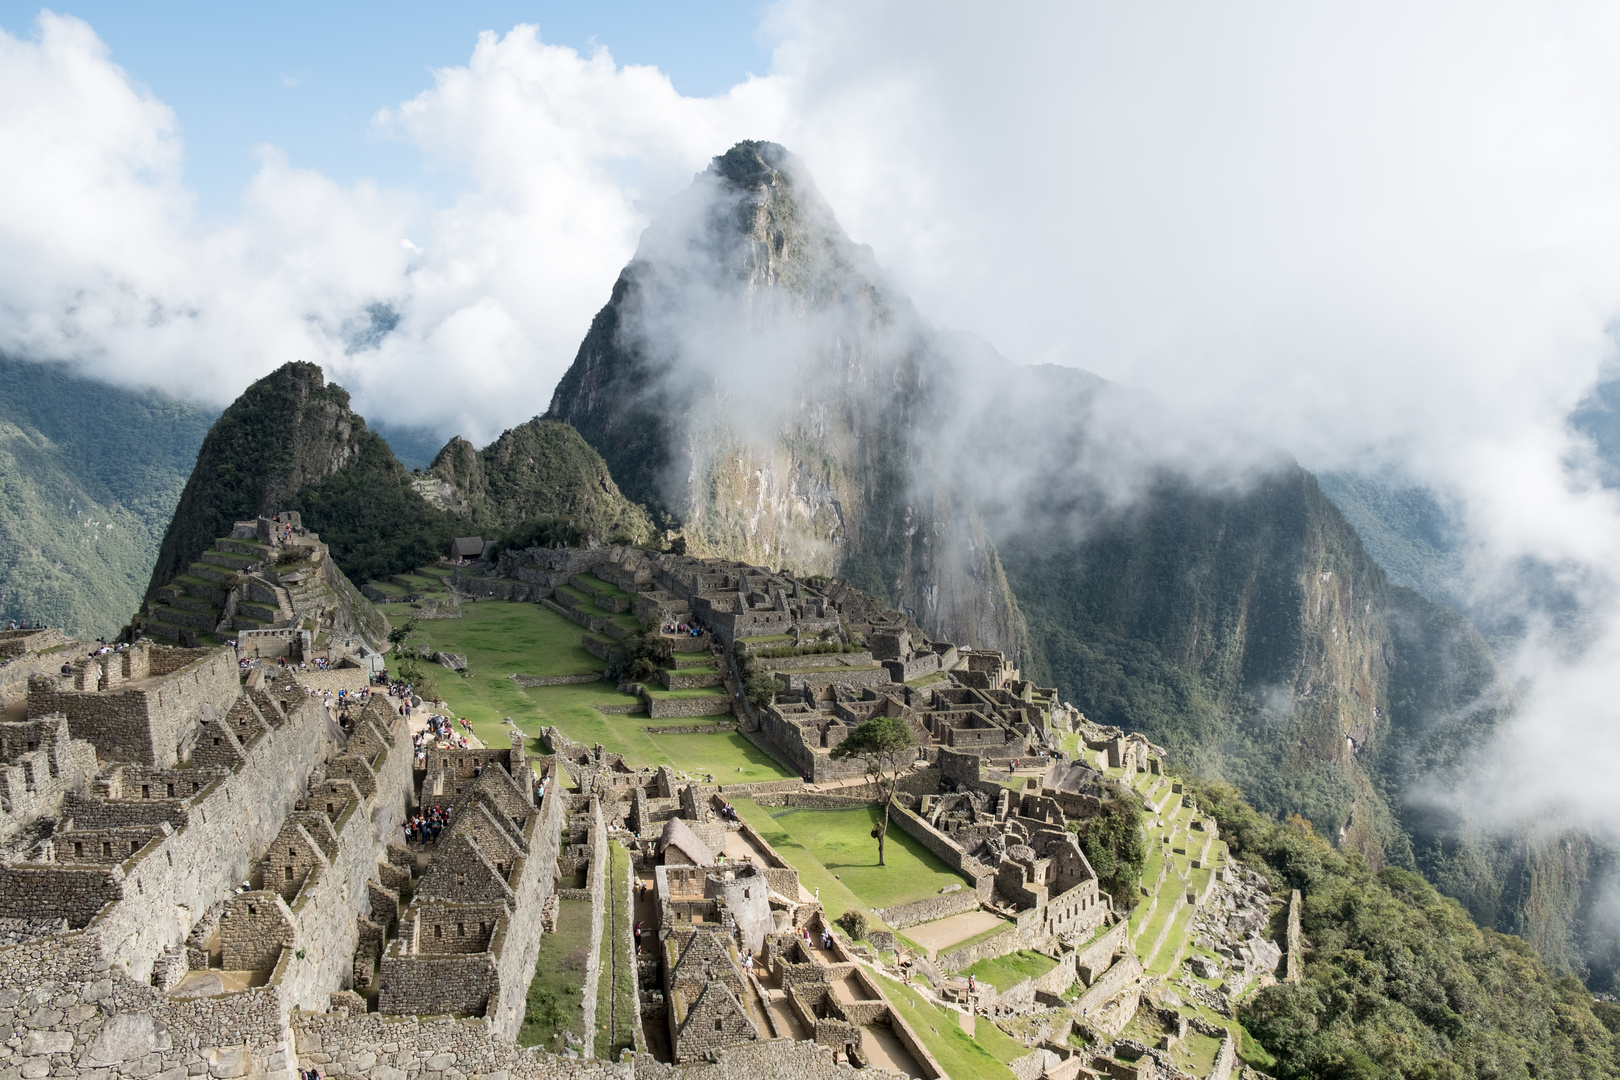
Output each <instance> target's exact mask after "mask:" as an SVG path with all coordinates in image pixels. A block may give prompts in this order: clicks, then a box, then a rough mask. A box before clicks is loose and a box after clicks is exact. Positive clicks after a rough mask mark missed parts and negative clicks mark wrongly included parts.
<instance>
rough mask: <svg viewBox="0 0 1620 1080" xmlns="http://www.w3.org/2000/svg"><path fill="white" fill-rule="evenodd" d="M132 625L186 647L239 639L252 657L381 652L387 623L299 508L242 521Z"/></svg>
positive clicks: (163, 590) (161, 590)
mask: <svg viewBox="0 0 1620 1080" xmlns="http://www.w3.org/2000/svg"><path fill="white" fill-rule="evenodd" d="M134 629H135V630H136V631H137V632H139V633H142V634H145V635H148V636H150V637H152V638H156V639H158V640H161V641H168V642H173V643H176V644H180V645H186V646H193V647H195V646H198V645H215V644H219V643H221V642H224V641H225V640H227V639H236V640H238V641H240V642H242V643H243V645H244V646H245V648H244V649H243V651H244V652H245V653H247V654H248V655H251V656H268V657H276V656H287V655H292V656H295V657H297V656H304V655H310V654H312V653H313V652H314V649H315V645H316V640H317V639H318V638H322V639H326V640H323V641H322V642H321V644H322V646H323V651H324V649H325V648H326V646H327V645H328V642H331V643H343V644H342V645H341V648H340V649H334V650H333V651H343V652H352V653H355V654H357V655H366V654H368V653H369V652H370V651H372V650H377V649H381V648H383V647H384V646H385V645H386V643H387V639H388V620H387V619H385V618H384V617H383V616H382V615H381V614H379V613H378V612H377V611H376V609H375V608H373V607H372V606H371V605H370V604H368V603H366V601H365V599H364V598H363V597H362V596H361V595H360V593H359V592H358V590H356V589H355V587H354V585H353V584H351V583H350V581H349V579H348V578H347V577H345V576H344V574H343V571H342V570H340V569H338V566H337V563H336V562H334V561H333V560H332V557H331V552H330V551H328V550H327V547H326V545H325V544H323V543H321V538H320V537H319V536H317V535H316V534H315V533H312V532H310V531H309V530H307V529H305V528H304V527H303V524H302V521H301V519H300V518H299V515H298V513H297V512H296V511H290V510H284V511H282V512H281V513H279V514H276V515H274V516H272V517H261V518H257V519H255V520H253V521H238V522H236V523H235V526H234V527H233V528H232V529H231V535H229V536H223V537H220V538H219V539H218V540H215V541H214V543H213V546H212V547H210V548H209V549H208V550H207V551H205V552H203V553H202V555H200V556H199V557H198V559H197V561H196V562H194V563H192V564H191V565H190V566H188V567H187V568H186V570H185V572H184V573H182V574H180V575H179V576H177V577H176V578H175V579H174V580H173V581H171V582H169V583H168V584H166V585H164V586H162V587H161V588H159V589H158V590H157V593H156V595H155V596H154V597H153V599H152V600H151V601H149V602H148V603H147V604H146V606H145V608H144V609H143V610H142V611H141V613H140V614H138V615H137V616H136V618H135V622H134Z"/></svg>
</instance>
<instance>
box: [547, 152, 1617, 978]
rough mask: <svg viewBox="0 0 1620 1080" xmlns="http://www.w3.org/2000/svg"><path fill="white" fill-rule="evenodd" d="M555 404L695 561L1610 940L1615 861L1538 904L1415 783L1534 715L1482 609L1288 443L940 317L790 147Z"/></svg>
mask: <svg viewBox="0 0 1620 1080" xmlns="http://www.w3.org/2000/svg"><path fill="white" fill-rule="evenodd" d="M547 416H548V417H551V418H554V419H558V420H563V421H567V422H568V423H569V424H571V425H573V426H574V427H575V428H576V429H578V431H579V432H580V434H581V435H583V436H584V437H585V439H586V441H587V442H589V443H590V444H591V445H592V446H594V447H595V448H596V449H597V450H599V451H600V452H601V454H602V456H603V458H604V459H606V461H607V464H608V466H609V468H610V469H611V470H612V473H613V475H614V476H615V477H616V478H617V479H618V480H619V482H620V484H621V485H622V486H623V488H624V490H625V492H626V494H628V495H629V496H630V497H631V498H632V499H636V500H638V501H641V502H643V503H645V504H647V505H648V506H650V507H654V508H655V509H656V510H658V511H660V512H663V513H667V514H669V515H671V516H672V517H673V518H674V519H676V520H677V521H678V522H679V524H680V525H681V527H682V529H683V532H684V536H685V540H686V544H687V550H688V551H690V552H692V553H693V554H699V555H713V556H725V557H730V558H738V559H745V560H750V561H756V562H763V563H767V564H770V565H774V566H780V567H784V568H788V569H791V570H793V571H795V572H799V573H832V574H838V575H841V576H842V577H844V578H845V579H846V580H848V581H850V582H851V583H853V584H856V585H857V586H859V587H861V588H864V589H867V590H868V591H870V592H873V593H875V594H877V595H879V596H882V597H883V598H885V599H886V600H888V601H889V602H891V603H894V604H895V605H897V606H898V607H901V608H903V609H904V610H905V611H906V612H907V613H908V614H909V615H911V616H912V617H914V618H915V619H916V620H917V621H918V622H919V623H920V624H921V625H922V626H923V627H925V628H926V629H928V630H929V631H930V632H932V633H937V634H939V635H941V636H945V637H956V638H967V639H972V640H977V641H980V642H983V643H985V644H986V645H993V646H995V647H998V648H1002V649H1005V650H1007V651H1008V652H1010V653H1013V654H1015V655H1017V656H1018V657H1019V658H1020V660H1021V661H1022V662H1023V664H1024V665H1025V666H1026V667H1027V669H1028V670H1030V671H1032V672H1033V673H1034V674H1035V676H1036V677H1037V678H1038V679H1039V680H1041V681H1043V682H1049V683H1051V684H1055V685H1056V687H1057V688H1058V689H1059V691H1060V693H1061V694H1062V696H1063V697H1065V698H1067V699H1070V700H1072V701H1074V702H1075V703H1076V704H1077V705H1078V706H1079V707H1080V708H1082V709H1083V710H1084V711H1085V712H1086V713H1088V714H1089V715H1091V716H1092V717H1093V718H1094V719H1095V720H1097V721H1098V722H1101V723H1109V724H1117V725H1120V726H1122V727H1126V728H1131V729H1136V730H1141V731H1144V732H1146V733H1147V734H1149V735H1150V736H1151V737H1152V738H1154V739H1155V741H1158V742H1160V743H1162V744H1163V745H1166V746H1167V747H1169V748H1170V749H1171V751H1172V753H1173V755H1174V757H1175V758H1176V759H1177V760H1179V761H1181V762H1183V763H1185V764H1186V765H1189V766H1192V767H1194V768H1196V769H1198V770H1200V771H1202V772H1204V773H1205V774H1206V775H1213V776H1222V777H1226V778H1229V779H1232V780H1234V781H1237V782H1239V783H1241V784H1242V787H1243V790H1244V792H1245V794H1246V795H1247V796H1248V797H1249V798H1250V799H1252V800H1253V801H1254V803H1255V804H1256V805H1257V806H1259V807H1260V808H1261V809H1263V810H1265V811H1266V812H1268V813H1270V814H1272V815H1274V816H1275V817H1277V818H1278V819H1279V820H1280V819H1281V818H1283V817H1286V816H1287V815H1290V814H1300V815H1302V816H1303V817H1304V818H1305V819H1307V820H1308V821H1310V822H1311V823H1312V824H1313V825H1314V827H1315V828H1316V829H1317V830H1318V831H1319V832H1320V833H1322V834H1323V835H1325V836H1328V837H1331V838H1333V839H1334V841H1335V842H1337V843H1338V844H1340V845H1341V846H1344V847H1345V848H1347V849H1350V850H1354V851H1357V852H1360V853H1361V854H1363V855H1364V856H1365V857H1366V858H1367V859H1368V860H1369V862H1370V863H1371V864H1372V865H1373V866H1374V867H1377V866H1379V865H1382V864H1384V863H1385V862H1393V863H1396V864H1398V865H1402V866H1406V867H1411V868H1419V869H1423V870H1424V871H1425V872H1428V873H1429V874H1431V876H1432V877H1433V879H1434V880H1436V881H1437V882H1439V883H1440V884H1441V885H1442V887H1445V888H1447V889H1449V890H1450V891H1452V892H1453V893H1454V894H1455V895H1458V896H1460V897H1462V898H1463V899H1465V900H1466V901H1467V902H1468V903H1469V904H1470V907H1471V908H1472V909H1473V910H1474V911H1475V913H1476V914H1478V915H1480V916H1481V917H1483V918H1485V919H1486V920H1487V922H1488V923H1491V924H1494V925H1497V926H1501V927H1503V928H1511V929H1514V930H1515V931H1517V932H1521V933H1525V934H1526V935H1527V936H1528V937H1529V938H1530V939H1531V940H1532V941H1534V942H1535V943H1536V944H1537V945H1538V947H1540V948H1542V949H1543V951H1544V953H1545V954H1546V955H1548V956H1549V957H1550V958H1552V959H1553V960H1554V962H1555V963H1559V964H1562V965H1565V966H1566V967H1567V968H1569V969H1573V970H1576V971H1583V970H1584V969H1583V952H1584V953H1585V954H1586V955H1589V956H1595V955H1596V953H1594V951H1593V949H1591V948H1584V949H1583V948H1582V947H1579V946H1578V945H1577V943H1576V939H1575V934H1576V928H1575V926H1574V925H1573V924H1574V921H1575V918H1574V916H1573V914H1572V912H1573V909H1574V908H1576V907H1578V906H1580V905H1581V904H1583V903H1589V902H1590V899H1591V895H1590V894H1591V891H1592V890H1593V889H1594V888H1595V887H1596V886H1595V884H1594V880H1595V879H1594V878H1592V877H1580V876H1579V875H1573V876H1570V877H1569V878H1568V880H1567V882H1566V884H1567V886H1568V887H1567V888H1566V889H1565V891H1564V892H1563V893H1561V894H1558V895H1556V896H1555V897H1553V898H1552V899H1553V900H1554V902H1552V903H1550V904H1549V903H1548V900H1549V897H1548V895H1547V894H1546V891H1545V889H1543V890H1542V891H1541V894H1540V895H1539V896H1536V897H1534V898H1532V897H1531V896H1530V895H1523V896H1521V898H1520V899H1519V900H1518V901H1517V902H1515V901H1514V900H1513V899H1512V898H1511V897H1510V896H1505V895H1503V894H1501V893H1500V892H1499V891H1496V892H1493V891H1492V889H1491V887H1490V886H1489V884H1488V883H1486V882H1482V881H1480V880H1479V870H1480V868H1481V867H1482V866H1484V865H1485V863H1484V861H1483V855H1482V846H1489V844H1490V843H1491V842H1490V841H1488V840H1486V839H1484V838H1482V837H1480V836H1478V835H1475V834H1473V833H1472V832H1471V831H1470V829H1469V827H1468V825H1467V823H1466V822H1463V821H1460V820H1458V819H1457V818H1456V817H1455V816H1454V815H1448V814H1445V813H1437V812H1435V811H1434V810H1433V809H1432V808H1426V809H1421V810H1420V809H1417V808H1416V807H1415V805H1412V804H1409V800H1408V799H1407V795H1408V793H1409V792H1410V791H1411V790H1413V789H1414V788H1421V787H1422V785H1423V784H1424V782H1425V780H1426V777H1427V776H1428V775H1429V774H1427V773H1426V771H1425V770H1426V769H1429V768H1432V767H1434V766H1436V765H1439V764H1442V763H1455V761H1456V760H1458V759H1459V758H1460V756H1461V754H1462V751H1463V750H1464V749H1466V748H1467V747H1468V746H1471V745H1477V744H1478V742H1479V741H1480V740H1482V739H1484V738H1486V737H1488V735H1489V733H1490V732H1491V730H1492V729H1493V728H1494V726H1495V725H1496V724H1497V723H1498V722H1499V721H1500V720H1501V719H1502V718H1503V717H1504V716H1506V715H1507V713H1508V711H1509V708H1510V701H1509V698H1508V695H1507V693H1506V691H1505V689H1504V687H1503V684H1502V680H1501V678H1500V676H1499V674H1498V673H1497V670H1496V667H1495V663H1494V661H1493V659H1492V657H1491V655H1490V651H1489V649H1488V647H1487V646H1486V644H1485V642H1484V641H1483V639H1482V638H1480V636H1479V634H1478V633H1477V632H1476V631H1475V630H1474V628H1473V627H1472V626H1470V625H1469V624H1468V623H1467V621H1466V620H1464V619H1461V618H1460V617H1458V616H1456V615H1455V614H1454V613H1453V612H1450V611H1448V610H1446V609H1444V608H1442V607H1440V606H1438V605H1436V604H1434V603H1431V602H1429V601H1428V600H1426V599H1424V598H1423V597H1422V596H1420V595H1418V594H1417V593H1415V592H1412V591H1411V590H1407V589H1401V588H1397V587H1394V586H1391V585H1390V584H1389V582H1388V581H1387V579H1386V577H1385V575H1384V572H1383V571H1382V570H1381V569H1380V568H1379V566H1378V565H1377V564H1376V563H1375V562H1374V561H1373V560H1372V558H1370V557H1369V556H1368V554H1367V552H1366V550H1365V549H1364V547H1363V545H1362V543H1361V541H1360V539H1359V537H1358V536H1357V535H1356V533H1355V530H1354V529H1353V528H1351V527H1350V525H1349V524H1348V523H1347V522H1346V521H1345V518H1344V516H1343V514H1341V513H1340V512H1339V510H1338V508H1337V507H1336V506H1335V505H1334V504H1333V503H1332V502H1331V501H1330V500H1329V499H1328V498H1327V497H1326V496H1324V495H1323V493H1322V492H1321V490H1320V489H1319V487H1318V485H1317V483H1316V481H1315V478H1314V477H1313V476H1311V474H1310V473H1308V472H1307V471H1306V470H1304V469H1302V468H1300V466H1299V465H1298V464H1297V463H1295V462H1294V461H1293V460H1292V459H1291V458H1290V457H1288V456H1287V455H1286V454H1283V453H1280V452H1277V451H1274V450H1269V449H1267V448H1265V447H1257V446H1249V445H1243V444H1242V443H1241V441H1240V440H1236V439H1235V438H1234V437H1233V436H1231V435H1230V433H1225V432H1219V431H1209V430H1193V431H1189V430H1187V429H1186V428H1185V427H1183V426H1181V423H1182V422H1181V421H1179V420H1178V419H1177V418H1175V417H1173V416H1171V415H1169V413H1168V412H1167V410H1166V409H1165V408H1164V407H1163V406H1162V405H1161V404H1160V403H1158V402H1156V401H1154V400H1153V399H1152V398H1151V397H1149V396H1147V395H1144V394H1140V393H1137V392H1132V391H1128V390H1126V389H1124V388H1121V387H1118V386H1115V385H1113V384H1110V383H1108V382H1106V381H1105V380H1102V379H1099V378H1097V377H1096V376H1093V375H1090V374H1088V373H1086V372H1083V371H1078V370H1075V369H1070V368H1058V367H1051V366H1037V367H1027V366H1020V365H1015V364H1012V363H1010V362H1008V361H1006V360H1004V359H1002V358H1001V357H999V356H997V355H996V354H995V353H994V350H992V349H990V348H989V347H988V346H986V345H984V344H983V343H982V342H976V341H974V340H971V339H970V338H968V336H966V335H962V334H955V333H949V332H945V331H941V330H938V329H936V328H934V327H931V326H929V325H928V324H927V323H926V322H925V321H924V320H923V319H922V318H921V317H920V316H919V315H918V314H917V312H916V311H915V310H914V308H913V307H912V305H911V304H910V302H909V301H908V300H907V299H906V298H905V297H904V295H902V294H901V293H900V292H899V291H898V290H897V289H896V288H895V287H894V286H893V285H892V284H891V283H890V282H889V281H888V280H887V279H886V278H885V277H884V275H883V273H882V271H881V270H880V269H879V268H878V266H877V265H876V263H875V261H874V260H873V257H872V255H871V253H870V251H869V249H866V248H863V247H861V246H859V245H857V244H855V243H854V242H852V241H851V240H850V239H849V238H848V237H847V236H846V235H845V233H844V232H843V230H842V229H841V228H840V227H839V225H838V224H837V221H836V219H835V217H834V215H833V212H832V210H831V209H830V208H829V207H828V206H827V205H826V203H825V202H824V201H823V200H822V198H821V196H820V195H819V193H818V192H817V191H816V189H815V186H814V184H813V182H812V181H811V180H810V178H809V176H808V175H807V173H806V171H805V169H804V166H803V164H802V163H801V162H799V161H798V160H797V159H796V158H794V157H793V155H791V154H790V153H788V152H787V151H786V150H784V149H783V148H782V147H780V146H777V145H775V144H771V143H761V142H744V143H739V144H738V145H737V146H735V147H733V148H732V149H731V150H730V151H728V152H727V153H725V154H723V155H721V156H719V157H717V158H715V159H714V161H713V162H712V164H711V165H710V167H709V168H708V170H707V171H705V172H704V173H702V174H701V175H699V176H698V178H697V179H696V181H695V182H694V184H693V185H692V187H691V188H690V189H689V190H687V191H686V192H685V193H683V194H682V195H681V196H679V197H677V198H675V199H672V200H670V202H669V203H667V204H666V207H665V209H664V210H663V211H662V213H661V214H660V216H659V217H658V218H657V219H656V220H655V221H654V222H653V223H652V224H651V225H650V226H649V227H648V229H647V230H646V232H645V233H644V235H643V237H642V240H641V243H640V245H639V247H638V249H637V252H636V255H635V257H634V258H633V259H632V261H631V262H630V263H629V264H628V265H627V266H626V267H625V268H624V270H623V272H622V273H621V274H620V276H619V279H618V281H617V282H616V283H615V284H614V287H613V290H612V293H611V296H610V297H609V299H608V302H607V304H606V305H605V306H604V307H603V308H602V309H601V311H600V312H599V313H598V314H597V315H596V317H595V319H594V321H593V323H592V325H591V328H590V331H589V333H588V334H587V336H586V338H585V340H584V341H583V343H582V344H581V346H580V349H579V352H578V355H577V356H576V358H575V360H574V363H573V365H572V367H571V368H570V369H569V371H568V372H567V373H566V374H565V375H564V376H563V378H562V380H561V381H560V382H559V384H558V386H557V389H556V392H555V394H554V396H553V398H552V401H551V406H550V409H549V411H548V412H547ZM1570 889H1573V890H1574V891H1573V892H1570V891H1569V890H1570ZM1583 890H1584V891H1583ZM1487 894H1489V895H1487ZM1601 951H1602V950H1601V948H1599V949H1598V950H1597V953H1601ZM1589 974H1592V975H1593V977H1594V979H1595V981H1597V982H1599V983H1606V981H1607V977H1606V974H1605V973H1603V972H1590V973H1589Z"/></svg>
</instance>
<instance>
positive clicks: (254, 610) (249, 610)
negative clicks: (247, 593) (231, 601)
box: [236, 603, 280, 629]
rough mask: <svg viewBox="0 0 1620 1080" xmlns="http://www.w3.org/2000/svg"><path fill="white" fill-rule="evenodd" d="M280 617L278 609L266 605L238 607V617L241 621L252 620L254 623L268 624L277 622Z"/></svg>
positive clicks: (238, 605) (242, 605)
mask: <svg viewBox="0 0 1620 1080" xmlns="http://www.w3.org/2000/svg"><path fill="white" fill-rule="evenodd" d="M279 615H280V611H279V610H278V609H276V608H273V607H269V606H267V605H265V604H240V603H239V604H237V605H236V617H237V618H239V619H251V620H253V621H254V622H258V623H266V624H268V623H273V622H275V621H276V619H277V617H278V616H279ZM238 629H240V627H238Z"/></svg>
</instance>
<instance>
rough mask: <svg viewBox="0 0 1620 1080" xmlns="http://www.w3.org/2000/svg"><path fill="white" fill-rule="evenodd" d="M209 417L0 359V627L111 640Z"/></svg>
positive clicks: (135, 599)
mask: <svg viewBox="0 0 1620 1080" xmlns="http://www.w3.org/2000/svg"><path fill="white" fill-rule="evenodd" d="M212 419H213V416H212V414H211V413H210V412H209V411H208V410H205V409H201V408H198V407H196V406H193V405H190V404H187V403H185V402H182V401H178V400H175V399H173V398H169V397H166V396H165V395H163V394H159V393H155V392H150V391H145V392H138V391H131V390H126V389H123V388H120V387H116V386H109V385H107V384H106V383H100V382H96V381H94V380H91V379H86V378H83V377H81V376H79V375H78V374H76V373H75V372H74V371H73V370H72V369H71V368H69V367H67V366H66V365H63V364H36V363H29V362H27V361H22V360H13V359H7V358H5V357H0V622H6V621H9V620H11V619H17V618H25V619H30V620H34V619H42V620H44V621H45V622H46V623H48V624H50V625H52V626H57V627H61V628H63V629H65V630H67V631H68V632H69V633H72V634H76V635H80V636H84V637H96V636H102V635H111V634H113V633H115V632H116V631H117V630H118V628H119V626H120V625H122V622H123V619H124V617H125V615H127V613H128V612H130V611H133V610H134V609H135V606H136V605H137V604H138V603H139V602H140V599H141V589H142V586H143V585H144V584H145V582H146V576H147V572H148V570H149V569H150V567H151V565H152V561H153V559H154V558H155V557H156V555H157V550H158V544H159V541H160V539H161V538H162V536H163V531H164V529H165V528H166V527H167V525H168V522H169V517H170V515H171V514H172V513H173V512H174V507H175V503H176V501H177V500H178V499H179V497H180V490H181V488H182V487H183V486H184V484H185V479H186V474H187V472H188V471H189V470H190V468H191V465H192V462H193V461H194V460H195V459H196V455H197V447H198V446H199V445H200V444H201V443H202V439H203V435H204V433H205V432H206V431H207V430H208V424H209V422H210V421H211V420H212Z"/></svg>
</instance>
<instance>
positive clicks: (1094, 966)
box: [1074, 919, 1130, 978]
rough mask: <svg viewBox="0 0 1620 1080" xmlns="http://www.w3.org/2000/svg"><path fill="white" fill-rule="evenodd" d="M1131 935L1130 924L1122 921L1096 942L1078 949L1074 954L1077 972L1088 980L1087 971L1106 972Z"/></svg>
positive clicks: (1111, 927) (1105, 932)
mask: <svg viewBox="0 0 1620 1080" xmlns="http://www.w3.org/2000/svg"><path fill="white" fill-rule="evenodd" d="M1129 933H1130V924H1129V923H1127V922H1125V921H1124V920H1123V919H1121V920H1120V921H1119V922H1117V923H1115V924H1114V925H1113V926H1110V927H1109V928H1108V929H1107V930H1106V931H1104V932H1103V934H1102V936H1101V937H1099V938H1098V939H1097V940H1096V941H1093V942H1092V943H1091V944H1089V945H1082V946H1081V947H1080V948H1078V949H1076V950H1075V953H1074V963H1075V968H1076V970H1078V971H1080V972H1081V974H1082V976H1083V977H1086V978H1089V977H1090V976H1089V975H1086V972H1087V971H1090V972H1101V971H1106V970H1107V969H1108V966H1109V965H1110V964H1112V963H1113V962H1114V954H1115V953H1118V952H1123V951H1124V949H1125V942H1126V940H1127V938H1128V936H1129Z"/></svg>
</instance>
